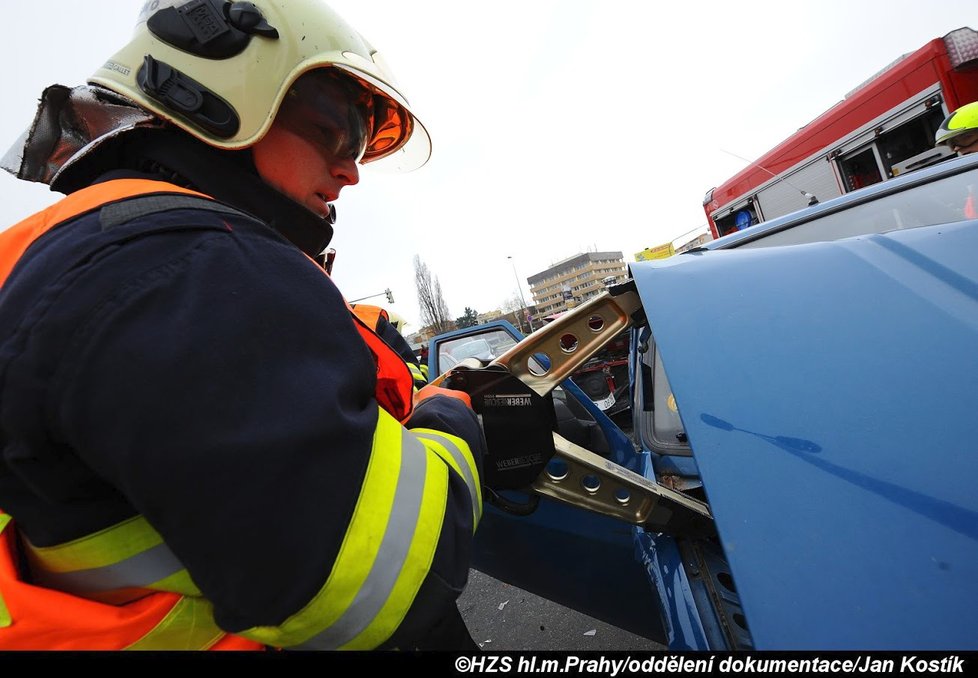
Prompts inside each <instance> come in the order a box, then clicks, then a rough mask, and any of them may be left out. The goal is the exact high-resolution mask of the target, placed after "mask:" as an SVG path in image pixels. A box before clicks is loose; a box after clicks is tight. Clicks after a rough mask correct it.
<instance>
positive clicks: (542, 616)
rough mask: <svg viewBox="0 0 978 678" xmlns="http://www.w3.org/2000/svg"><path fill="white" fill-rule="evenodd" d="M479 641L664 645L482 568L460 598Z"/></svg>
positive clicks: (543, 645) (541, 646)
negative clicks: (491, 573) (498, 576)
mask: <svg viewBox="0 0 978 678" xmlns="http://www.w3.org/2000/svg"><path fill="white" fill-rule="evenodd" d="M458 606H459V610H461V612H462V618H463V619H464V620H465V624H466V626H468V629H469V633H470V634H472V638H473V639H475V641H476V642H477V643H478V644H479V646H480V647H481V648H482V649H483V650H486V651H491V650H500V651H503V650H563V651H578V652H579V651H586V650H664V649H667V648H666V646H665V645H661V644H659V643H657V642H655V641H653V640H650V639H648V638H645V637H643V636H640V635H636V634H634V633H630V632H628V631H625V630H623V629H620V628H618V627H615V626H612V625H611V624H608V623H605V622H603V621H600V620H598V619H594V618H593V617H589V616H587V615H585V614H581V613H579V612H576V611H575V610H572V609H570V608H568V607H564V606H563V605H559V604H558V603H555V602H552V601H550V600H547V599H546V598H541V597H540V596H537V595H534V594H532V593H529V592H527V591H524V590H522V589H519V588H516V587H515V586H510V585H509V584H506V583H504V582H501V581H499V580H497V579H493V578H492V577H490V576H488V575H486V574H483V573H482V572H479V571H478V570H470V571H469V584H468V586H467V587H466V589H465V591H464V592H463V593H462V595H461V597H460V598H459V600H458Z"/></svg>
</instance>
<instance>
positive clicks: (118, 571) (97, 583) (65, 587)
mask: <svg viewBox="0 0 978 678" xmlns="http://www.w3.org/2000/svg"><path fill="white" fill-rule="evenodd" d="M182 569H183V563H181V562H180V561H179V560H177V557H176V556H175V555H173V552H172V551H170V549H169V548H168V547H167V545H166V544H158V545H156V546H154V547H153V548H151V549H149V550H147V551H143V552H142V553H139V554H137V555H134V556H132V557H131V558H126V559H125V560H122V561H120V562H118V563H114V564H112V565H106V566H104V567H93V568H91V569H88V570H75V571H74V572H49V571H46V570H39V571H35V572H34V573H33V574H34V575H35V577H36V578H37V580H38V583H40V584H43V585H44V586H47V587H49V588H53V589H58V590H59V591H67V592H68V593H79V594H84V593H104V592H106V591H115V590H118V589H129V588H146V587H147V586H149V585H150V584H153V583H155V582H158V581H159V580H161V579H164V578H166V577H169V576H170V575H171V574H176V573H177V572H179V571H180V570H182Z"/></svg>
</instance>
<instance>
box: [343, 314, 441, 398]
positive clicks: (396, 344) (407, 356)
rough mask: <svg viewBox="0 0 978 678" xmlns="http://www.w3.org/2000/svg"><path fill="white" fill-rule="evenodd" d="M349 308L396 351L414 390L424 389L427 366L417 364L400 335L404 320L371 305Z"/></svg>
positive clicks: (409, 348) (405, 341)
mask: <svg viewBox="0 0 978 678" xmlns="http://www.w3.org/2000/svg"><path fill="white" fill-rule="evenodd" d="M350 308H351V310H352V311H353V314H354V315H355V316H356V317H358V318H359V319H360V320H362V321H363V322H364V323H365V324H366V325H367V327H369V328H370V329H372V330H373V331H374V332H375V333H376V334H377V336H379V337H380V338H381V339H383V340H384V342H385V343H386V344H387V345H388V346H390V347H391V348H393V349H394V350H395V351H397V354H398V355H399V356H401V358H402V359H403V360H404V363H405V364H406V365H407V367H408V370H409V371H410V372H411V377H412V378H413V379H414V386H415V388H419V389H420V388H424V387H425V385H426V384H427V383H428V366H427V365H423V364H421V363H420V362H418V356H416V355H415V354H414V351H413V350H412V349H411V345H410V344H408V343H407V340H406V339H405V338H404V335H402V334H401V331H402V329H403V327H404V319H403V318H402V317H401V316H399V315H397V314H396V313H391V312H390V311H388V310H386V309H383V308H381V307H380V306H374V305H372V304H350Z"/></svg>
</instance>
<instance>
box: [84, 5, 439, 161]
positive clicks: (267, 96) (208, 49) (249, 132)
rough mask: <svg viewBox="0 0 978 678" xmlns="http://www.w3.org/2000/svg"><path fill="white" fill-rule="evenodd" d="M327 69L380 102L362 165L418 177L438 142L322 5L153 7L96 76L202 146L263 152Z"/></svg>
mask: <svg viewBox="0 0 978 678" xmlns="http://www.w3.org/2000/svg"><path fill="white" fill-rule="evenodd" d="M317 69H333V71H332V72H334V73H336V72H340V73H343V74H345V75H346V76H349V77H352V78H353V79H355V81H356V82H357V83H358V84H359V85H360V86H362V87H363V88H364V90H365V91H366V92H367V93H368V94H369V95H370V96H371V97H372V104H373V105H372V107H371V111H372V119H371V120H370V129H369V130H368V132H367V136H368V138H367V143H366V149H365V152H364V154H363V158H362V160H361V162H364V163H367V162H373V161H377V160H381V159H383V163H382V165H384V166H386V167H387V168H389V169H394V170H399V171H409V170H412V169H417V168H418V167H420V166H421V165H423V164H424V163H425V162H427V160H428V158H429V156H430V155H431V141H430V139H429V137H428V133H427V131H426V130H425V129H424V127H423V126H422V125H421V123H420V122H419V121H418V120H417V118H416V117H415V116H414V114H413V113H412V112H411V110H410V108H409V107H408V102H407V99H405V98H404V96H403V95H402V94H401V93H400V92H399V91H398V90H397V88H396V87H395V85H394V84H393V78H392V77H391V75H390V73H389V71H388V70H387V68H386V67H385V65H384V63H383V61H382V60H381V58H380V55H379V54H378V53H377V51H376V50H375V49H374V48H373V47H371V46H370V44H369V43H367V41H366V40H364V39H363V37H361V36H360V35H359V34H358V33H357V32H356V31H355V30H353V29H352V28H351V27H350V26H349V25H348V24H347V23H346V22H345V21H343V19H341V18H340V17H339V16H338V15H337V14H336V13H335V12H333V10H331V9H330V8H329V7H327V6H326V5H324V4H323V3H322V2H320V1H319V0H275V1H272V0H255V2H230V1H229V0H151V1H150V2H146V3H145V5H144V6H143V9H142V11H141V13H140V15H139V20H138V22H137V24H136V28H135V31H134V34H133V36H132V39H131V40H130V42H129V43H128V44H127V45H125V46H124V47H123V48H122V49H121V50H119V51H118V52H117V53H116V54H115V55H114V56H112V57H111V58H110V59H109V60H108V61H106V62H105V64H104V65H103V66H102V67H101V68H99V69H98V70H97V71H96V72H95V73H94V74H93V75H92V76H91V77H90V78H89V82H90V83H91V84H95V85H100V86H102V87H105V88H107V89H110V90H112V91H114V92H117V93H119V94H122V95H123V96H126V97H128V98H130V99H132V100H133V101H135V102H136V103H138V104H139V105H140V106H142V107H144V108H146V109H147V110H150V111H152V112H153V113H155V114H156V115H158V116H160V117H161V118H163V119H165V120H168V121H170V122H171V123H173V124H174V125H177V126H179V127H181V128H182V129H184V130H185V131H186V132H188V133H189V134H191V135H193V136H195V137H197V138H198V139H200V140H202V141H204V142H206V143H208V144H210V145H211V146H215V147H218V148H224V149H243V148H248V147H250V146H253V145H254V144H255V143H257V142H258V141H259V140H260V139H261V138H262V137H263V136H264V135H265V133H266V132H267V131H268V128H269V127H270V126H271V124H272V121H273V120H274V119H275V115H276V113H277V112H278V109H279V105H280V104H281V103H282V100H283V98H284V97H285V95H286V93H287V92H288V91H289V90H290V88H291V87H292V85H293V84H294V83H295V81H296V80H297V79H298V78H299V77H300V76H301V75H303V74H305V73H308V72H309V71H313V70H317Z"/></svg>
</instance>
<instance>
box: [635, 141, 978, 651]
mask: <svg viewBox="0 0 978 678" xmlns="http://www.w3.org/2000/svg"><path fill="white" fill-rule="evenodd" d="M975 159H976V160H978V157H976V158H975ZM632 275H633V277H634V278H635V282H636V284H637V286H638V289H639V293H640V295H641V297H642V302H643V306H644V308H645V311H646V313H647V315H648V318H649V322H650V324H651V327H652V330H653V333H654V336H655V340H656V343H657V345H658V348H659V350H660V351H661V354H662V358H663V361H664V365H665V368H666V372H667V374H668V377H669V381H670V383H671V385H672V388H673V391H674V394H675V397H676V401H677V403H678V405H679V409H680V412H681V414H682V418H683V423H684V425H685V427H686V432H687V435H688V437H689V441H690V445H691V447H692V449H693V452H694V455H695V458H696V462H697V465H698V466H699V469H700V471H701V473H702V478H703V482H704V486H705V490H706V493H707V496H708V499H709V503H710V506H711V508H712V510H713V513H714V515H715V516H716V521H717V527H718V531H719V534H720V538H721V541H722V543H723V547H724V550H725V551H726V554H727V556H728V559H729V562H730V566H731V567H732V569H733V574H734V579H735V581H736V585H737V589H738V593H739V595H740V598H741V601H742V603H743V606H744V610H745V612H746V615H747V620H748V623H749V625H750V630H751V634H752V636H753V639H754V642H755V644H756V646H757V647H758V648H796V649H805V648H815V649H833V648H863V649H879V648H891V649H897V648H901V649H906V648H915V649H924V648H933V649H947V648H964V647H971V648H974V647H976V646H978V634H976V633H975V629H978V605H976V604H975V601H976V600H978V222H962V223H957V224H952V225H942V226H930V227H924V228H917V229H912V230H906V231H897V232H893V233H890V234H886V235H867V236H859V237H855V238H849V239H845V240H839V241H835V242H820V243H812V244H806V245H796V246H790V247H775V248H762V249H731V250H718V251H701V252H697V253H693V254H686V255H683V256H677V257H672V258H670V259H667V260H663V261H657V262H641V263H637V264H633V265H632Z"/></svg>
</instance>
